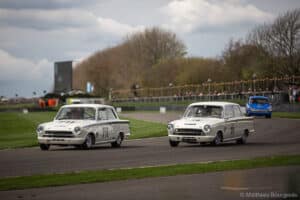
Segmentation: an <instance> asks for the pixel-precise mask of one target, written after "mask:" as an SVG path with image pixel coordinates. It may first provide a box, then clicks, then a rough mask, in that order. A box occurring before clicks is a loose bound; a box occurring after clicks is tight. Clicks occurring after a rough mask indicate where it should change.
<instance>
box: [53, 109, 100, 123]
mask: <svg viewBox="0 0 300 200" xmlns="http://www.w3.org/2000/svg"><path fill="white" fill-rule="evenodd" d="M95 116H96V110H95V109H94V108H89V107H66V108H62V109H61V110H60V111H59V113H58V114H57V116H56V119H57V120H68V119H76V120H94V119H95Z"/></svg>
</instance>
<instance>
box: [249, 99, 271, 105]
mask: <svg viewBox="0 0 300 200" xmlns="http://www.w3.org/2000/svg"><path fill="white" fill-rule="evenodd" d="M250 103H255V104H267V103H269V100H268V99H264V98H252V99H250Z"/></svg>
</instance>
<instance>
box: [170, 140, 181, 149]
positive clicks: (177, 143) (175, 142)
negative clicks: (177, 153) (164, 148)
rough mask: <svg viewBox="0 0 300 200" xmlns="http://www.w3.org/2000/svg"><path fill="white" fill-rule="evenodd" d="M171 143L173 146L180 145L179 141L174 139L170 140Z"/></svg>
mask: <svg viewBox="0 0 300 200" xmlns="http://www.w3.org/2000/svg"><path fill="white" fill-rule="evenodd" d="M169 143H170V146H171V147H177V146H178V145H179V142H178V141H172V140H169Z"/></svg>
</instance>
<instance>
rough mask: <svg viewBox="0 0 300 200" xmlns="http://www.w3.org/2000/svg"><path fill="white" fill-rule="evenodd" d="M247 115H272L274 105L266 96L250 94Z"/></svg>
mask: <svg viewBox="0 0 300 200" xmlns="http://www.w3.org/2000/svg"><path fill="white" fill-rule="evenodd" d="M246 115H247V116H265V117H266V118H271V117H272V105H271V103H270V102H269V98H268V97H265V96H250V97H249V101H248V103H247V104H246Z"/></svg>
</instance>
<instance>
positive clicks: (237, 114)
mask: <svg viewBox="0 0 300 200" xmlns="http://www.w3.org/2000/svg"><path fill="white" fill-rule="evenodd" d="M233 112H234V116H235V117H241V116H242V112H241V110H240V107H239V106H233Z"/></svg>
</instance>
